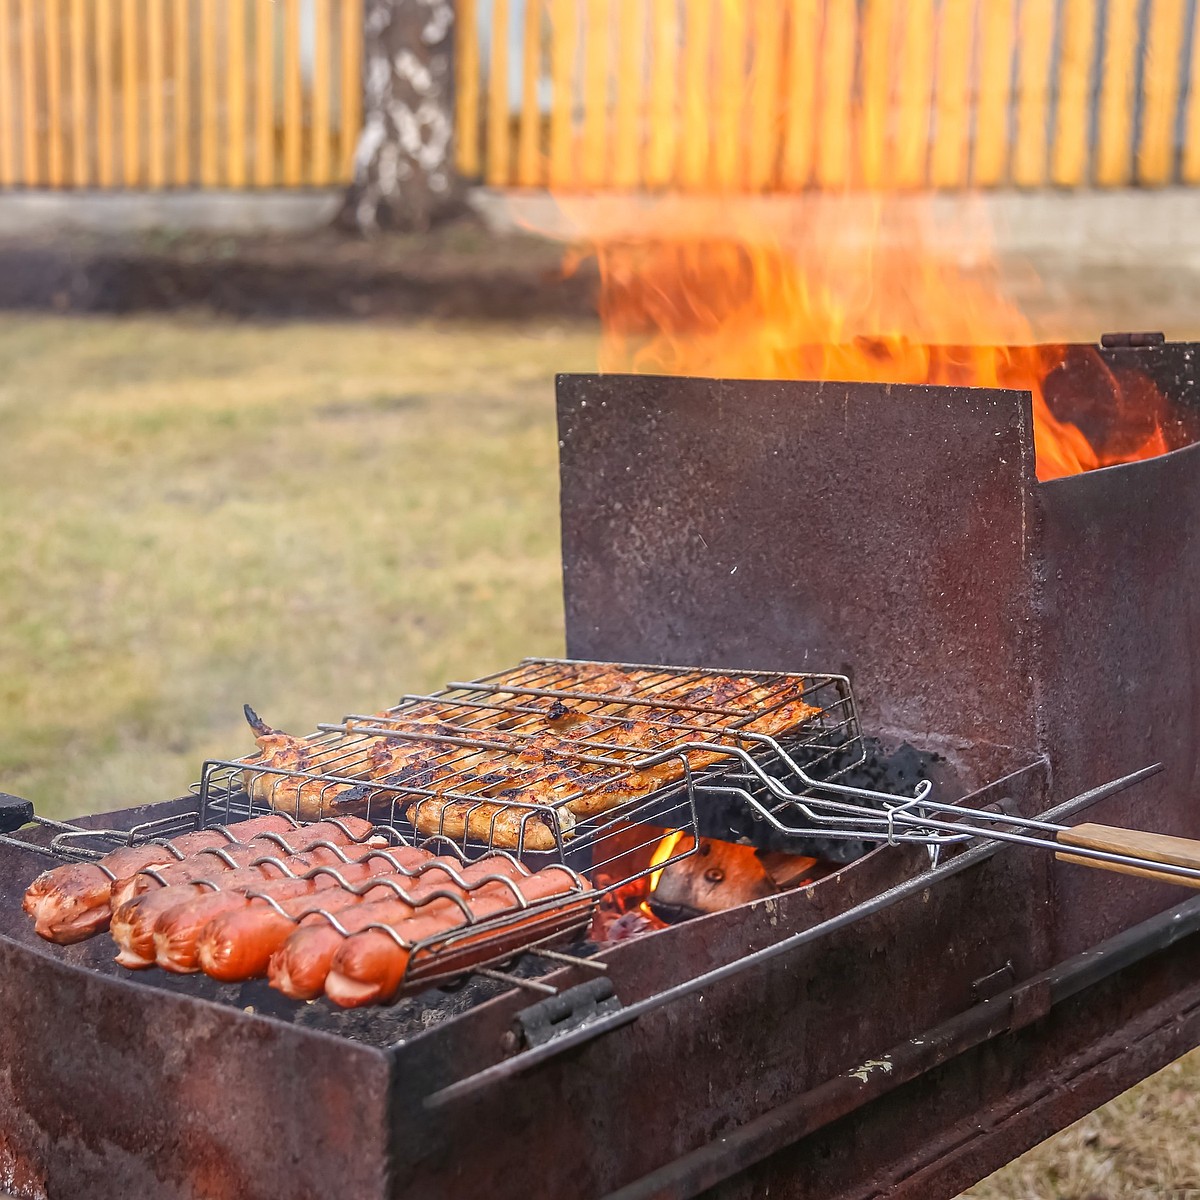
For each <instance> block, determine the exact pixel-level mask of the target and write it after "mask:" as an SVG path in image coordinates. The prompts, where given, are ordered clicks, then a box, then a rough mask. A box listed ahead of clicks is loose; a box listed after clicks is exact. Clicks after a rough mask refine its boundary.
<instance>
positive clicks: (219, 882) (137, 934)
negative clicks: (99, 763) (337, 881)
mask: <svg viewBox="0 0 1200 1200" xmlns="http://www.w3.org/2000/svg"><path fill="white" fill-rule="evenodd" d="M372 850H373V847H371V846H357V847H350V848H348V849H346V850H343V849H342V848H341V847H336V848H330V847H328V846H317V847H314V848H313V849H312V850H309V851H306V852H304V853H302V854H291V855H287V856H281V855H270V856H266V855H259V857H258V860H256V861H253V862H251V863H248V864H247V865H245V866H242V867H239V868H238V869H237V870H233V871H231V870H225V871H221V872H202V871H199V870H195V872H194V878H193V880H191V881H188V882H185V883H177V884H172V885H171V886H169V887H159V888H156V889H154V890H153V891H148V892H142V893H141V894H139V895H137V896H134V897H133V898H132V899H131V900H126V901H125V903H124V904H122V905H120V907H118V908H117V909H116V910H115V911H114V912H113V916H112V926H111V930H110V932H111V933H112V938H113V941H114V942H116V943H117V947H118V949H119V951H120V953H119V954H118V955H117V962H119V963H120V964H121V965H122V966H123V967H133V968H138V967H150V966H153V965H154V961H155V953H156V951H155V945H154V926H155V924H156V922H157V921H158V919H159V917H160V916H162V914H163V913H165V912H168V911H169V910H171V909H173V908H175V907H176V906H177V905H179V904H182V903H183V902H184V901H185V900H190V899H193V898H194V897H196V896H202V895H204V894H205V893H206V892H209V891H216V890H229V891H245V890H246V889H247V888H251V887H254V886H256V885H258V884H262V883H264V882H266V881H267V880H270V879H281V878H291V877H294V876H296V875H303V874H304V873H305V872H307V871H309V870H311V869H312V868H313V867H319V866H334V865H335V864H338V863H343V862H345V861H346V859H347V858H350V859H351V860H353V858H354V856H357V857H359V858H361V857H364V856H365V855H367V854H370V853H371V852H372Z"/></svg>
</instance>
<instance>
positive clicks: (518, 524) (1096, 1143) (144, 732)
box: [0, 317, 1200, 1200]
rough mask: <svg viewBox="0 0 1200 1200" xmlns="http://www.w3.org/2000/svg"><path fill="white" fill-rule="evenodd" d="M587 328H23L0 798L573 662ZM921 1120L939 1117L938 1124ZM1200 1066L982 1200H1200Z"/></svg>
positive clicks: (0, 627) (1006, 1175) (102, 778)
mask: <svg viewBox="0 0 1200 1200" xmlns="http://www.w3.org/2000/svg"><path fill="white" fill-rule="evenodd" d="M593 354H594V343H593V338H592V336H591V335H590V334H589V333H588V332H586V331H575V332H555V331H547V330H538V331H531V330H527V329H498V328H495V327H489V328H485V329H462V328H447V327H444V326H428V327H421V326H416V327H412V326H410V327H405V328H396V329H391V328H382V327H378V326H350V325H307V324H294V325H284V326H250V325H230V324H220V323H215V322H209V321H200V320H186V321H185V320H179V319H177V318H171V319H137V320H100V319H90V320H64V319H55V318H42V317H29V318H26V317H21V318H14V317H0V790H5V791H11V792H15V793H17V794H20V795H25V796H27V797H29V798H30V799H32V800H33V801H34V802H35V803H36V805H37V807H38V810H39V811H40V812H42V813H44V814H46V815H51V816H66V815H69V814H76V813H82V812H86V811H89V810H97V809H105V808H116V807H120V806H122V805H125V804H130V803H137V802H143V801H153V800H158V799H164V798H166V797H168V796H173V795H177V794H179V793H180V792H182V791H183V790H184V789H185V788H186V787H187V786H188V784H190V783H191V782H192V781H193V780H194V779H196V778H197V777H198V774H199V769H200V764H201V762H202V760H203V759H204V758H205V757H206V756H230V755H238V754H241V753H244V752H246V751H248V750H249V749H251V748H252V743H251V740H250V738H249V736H248V733H247V730H246V727H245V724H244V722H243V720H242V717H241V705H242V703H243V702H244V701H249V702H251V703H252V704H253V705H255V707H257V708H258V709H259V710H260V711H261V712H262V714H263V715H264V716H265V717H266V719H267V720H268V721H270V722H272V723H274V724H277V725H280V726H283V727H286V728H288V729H291V730H295V731H306V730H308V729H311V728H312V727H313V726H314V725H315V723H316V722H317V721H320V720H327V719H330V718H331V717H336V716H338V715H340V714H342V713H343V712H348V711H355V710H360V711H361V710H364V709H365V710H368V711H370V710H372V709H374V708H377V707H380V706H382V705H383V704H385V703H388V702H389V701H393V700H394V699H395V698H396V697H397V696H398V695H399V694H400V693H402V692H404V691H408V690H416V689H427V688H431V687H434V686H436V685H437V684H438V683H440V682H442V681H444V680H447V679H450V678H456V677H462V676H464V675H470V674H476V673H479V672H483V671H487V670H491V669H495V668H499V667H501V666H504V665H506V664H509V663H511V662H513V661H515V660H516V659H518V658H520V657H521V656H522V655H527V654H554V653H558V652H560V651H561V649H562V625H561V622H562V615H561V604H560V595H559V545H558V495H557V489H558V482H557V479H558V477H557V465H556V456H557V448H556V444H555V432H554V420H553V374H554V372H555V371H559V370H585V369H588V368H590V367H591V365H592V362H593ZM913 1119H914V1120H920V1114H919V1113H914V1114H913ZM1198 1121H1200V1058H1198V1057H1197V1056H1196V1055H1192V1056H1189V1057H1188V1058H1186V1059H1183V1060H1181V1062H1180V1063H1177V1064H1175V1065H1174V1066H1172V1067H1170V1068H1168V1069H1167V1070H1166V1071H1165V1072H1163V1073H1161V1074H1160V1075H1158V1076H1156V1077H1155V1078H1154V1079H1152V1080H1149V1081H1147V1082H1146V1083H1144V1084H1142V1085H1141V1086H1140V1087H1138V1088H1135V1089H1134V1090H1133V1091H1131V1092H1129V1093H1127V1094H1126V1095H1125V1096H1123V1097H1121V1098H1120V1099H1119V1100H1117V1101H1115V1102H1114V1103H1113V1104H1110V1105H1108V1106H1107V1107H1105V1108H1104V1109H1101V1110H1100V1111H1099V1112H1097V1113H1094V1114H1092V1115H1091V1116H1089V1117H1088V1118H1086V1119H1085V1120H1084V1121H1082V1122H1080V1123H1079V1124H1078V1125H1076V1126H1074V1127H1073V1128H1072V1129H1070V1130H1068V1131H1066V1132H1065V1133H1063V1134H1062V1135H1060V1136H1059V1137H1057V1138H1054V1139H1052V1140H1051V1141H1049V1142H1047V1143H1046V1144H1045V1145H1043V1146H1040V1147H1038V1148H1037V1149H1036V1150H1034V1151H1032V1152H1031V1153H1030V1154H1029V1155H1026V1156H1025V1158H1023V1159H1021V1160H1019V1161H1018V1162H1017V1163H1014V1164H1012V1165H1011V1166H1010V1167H1008V1168H1006V1169H1005V1170H1004V1171H1002V1172H1000V1173H999V1174H997V1175H995V1176H993V1177H992V1178H991V1179H990V1180H988V1181H986V1182H985V1183H983V1184H980V1185H979V1186H978V1187H977V1188H975V1189H972V1191H971V1192H970V1193H969V1195H970V1196H972V1197H976V1198H978V1200H1032V1198H1041V1197H1056V1198H1061V1200H1093V1198H1099V1197H1103V1198H1105V1200H1132V1198H1133V1197H1150V1196H1155V1197H1157V1196H1164V1195H1168V1194H1170V1193H1171V1191H1172V1189H1184V1188H1188V1187H1191V1188H1198V1187H1200V1151H1198V1150H1197V1146H1196V1138H1195V1132H1194V1131H1195V1129H1196V1128H1197V1123H1198Z"/></svg>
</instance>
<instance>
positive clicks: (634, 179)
mask: <svg viewBox="0 0 1200 1200" xmlns="http://www.w3.org/2000/svg"><path fill="white" fill-rule="evenodd" d="M616 61H617V63H618V64H619V65H618V67H617V71H616V88H617V96H616V112H615V114H614V115H615V120H614V123H613V141H614V145H613V184H614V185H615V186H616V187H619V188H625V189H630V188H635V187H637V185H638V184H639V183H640V182H641V181H642V114H643V111H644V108H645V103H646V91H645V89H646V6H645V3H644V2H643V0H618V4H617V60H616Z"/></svg>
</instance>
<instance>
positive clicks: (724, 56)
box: [712, 0, 761, 191]
mask: <svg viewBox="0 0 1200 1200" xmlns="http://www.w3.org/2000/svg"><path fill="white" fill-rule="evenodd" d="M759 3H761V0H759ZM714 54H715V58H716V82H715V87H714V92H715V97H714V99H715V107H716V120H715V122H714V137H713V152H712V155H713V157H712V179H713V183H714V184H715V185H716V187H717V188H718V190H720V191H730V190H732V189H734V188H736V187H737V186H738V184H739V183H740V182H741V178H742V170H743V168H742V161H741V160H742V153H741V151H742V146H743V144H744V143H745V141H746V138H747V136H748V131H747V130H746V128H745V123H744V122H745V117H744V113H745V100H746V92H747V78H746V10H745V8H744V7H743V6H742V5H741V4H740V3H739V0H718V3H717V27H716V37H715V39H714Z"/></svg>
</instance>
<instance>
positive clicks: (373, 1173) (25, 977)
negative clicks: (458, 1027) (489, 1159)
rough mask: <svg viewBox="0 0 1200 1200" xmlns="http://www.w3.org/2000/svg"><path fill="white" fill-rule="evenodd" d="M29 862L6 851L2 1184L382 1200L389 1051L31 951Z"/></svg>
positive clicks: (77, 1190) (0, 944) (50, 1189)
mask: <svg viewBox="0 0 1200 1200" xmlns="http://www.w3.org/2000/svg"><path fill="white" fill-rule="evenodd" d="M39 858H40V856H35V855H33V854H29V855H24V854H20V853H19V852H15V851H8V852H6V853H5V855H4V859H5V865H6V868H11V874H8V875H7V877H8V878H10V879H11V880H12V881H13V882H12V883H11V884H10V885H4V884H0V898H2V899H3V911H4V912H5V913H6V914H7V916H6V918H5V921H6V922H10V923H11V925H12V927H11V928H3V927H0V1185H4V1186H9V1187H16V1188H18V1189H19V1190H20V1194H22V1195H30V1196H50V1197H58V1196H85V1195H86V1196H97V1197H100V1196H155V1197H164V1198H167V1200H176V1198H177V1200H193V1198H195V1200H199V1198H201V1197H203V1198H204V1200H235V1198H236V1200H293V1198H294V1200H317V1198H318V1197H326V1196H334V1195H336V1196H354V1197H364V1198H365V1200H369V1198H370V1197H376V1196H384V1195H386V1194H388V1187H389V1180H390V1161H389V1157H388V1150H389V1148H388V1141H387V1137H386V1132H385V1131H386V1124H387V1108H388V1102H389V1083H390V1076H391V1068H390V1062H389V1059H388V1057H387V1056H386V1055H385V1054H383V1053H382V1052H380V1051H376V1050H372V1049H370V1048H369V1047H365V1046H358V1045H355V1044H352V1043H349V1042H347V1041H345V1040H343V1039H341V1038H336V1037H331V1036H328V1035H325V1034H318V1033H315V1032H313V1031H310V1030H305V1029H302V1028H297V1027H291V1026H288V1025H285V1024H282V1023H281V1022H277V1021H268V1020H265V1019H263V1018H260V1017H255V1016H251V1015H249V1014H248V1013H246V1012H243V1011H242V1010H241V1009H238V1008H230V1007H227V1006H224V1005H216V1004H210V1003H207V1002H206V1001H203V1000H198V999H193V998H191V997H188V996H182V995H173V994H170V993H168V992H165V991H163V990H161V989H159V988H157V987H145V986H143V985H142V984H141V983H139V982H137V981H126V980H124V979H115V978H112V977H111V976H105V975H101V974H98V973H95V972H93V971H91V970H89V969H87V967H86V966H83V965H77V964H76V963H73V962H70V961H63V960H62V958H61V956H60V957H57V958H56V957H51V955H50V954H48V953H46V952H44V951H42V950H40V949H38V948H36V947H35V946H33V945H30V944H28V943H29V942H30V941H32V940H33V934H32V933H31V932H29V931H28V930H26V929H24V928H23V926H24V925H26V924H28V922H27V918H25V916H24V914H23V913H21V912H20V893H21V890H22V887H23V883H24V881H26V880H28V879H29V878H31V877H32V875H33V874H35V873H36V867H37V865H38V859H39ZM21 860H28V862H23V861H21ZM26 867H29V868H30V869H23V868H26ZM18 880H19V881H21V884H20V885H18V883H17V881H18ZM85 944H86V943H85ZM110 949H111V947H110Z"/></svg>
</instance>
